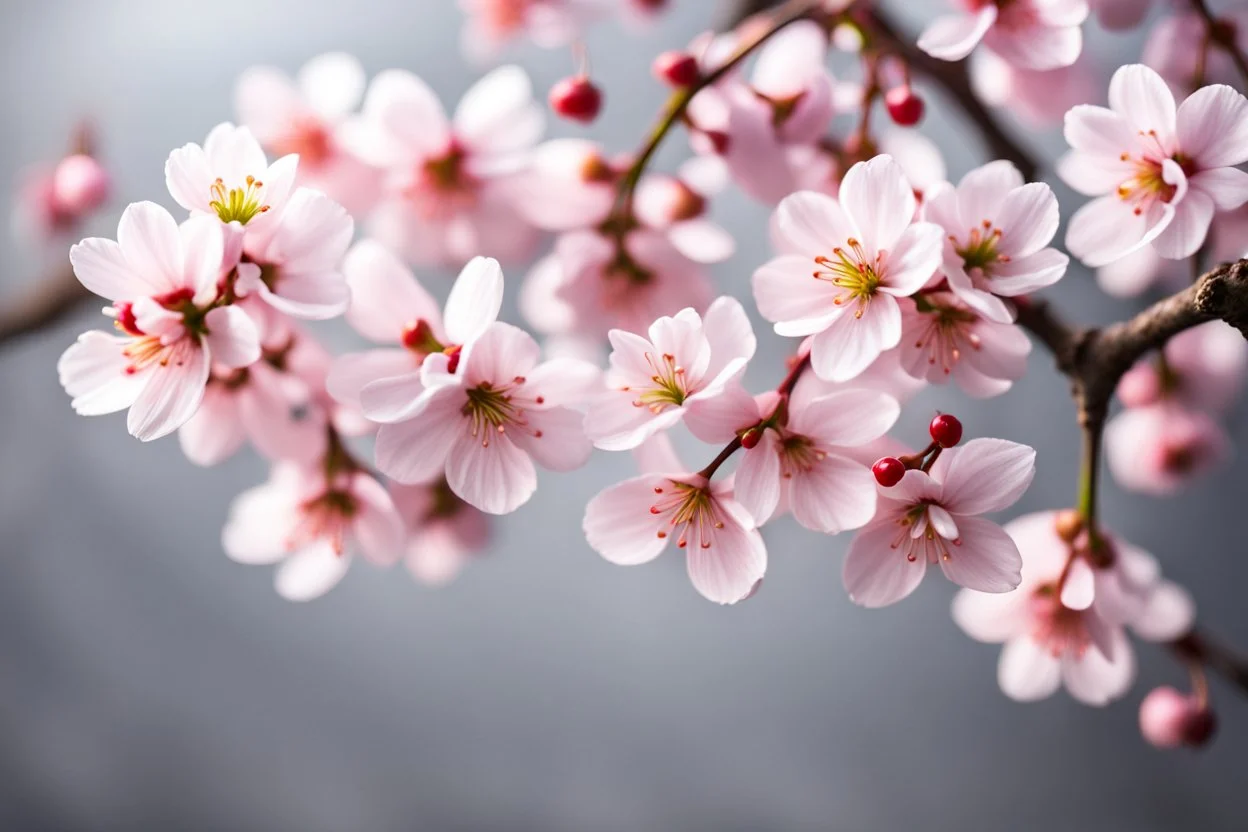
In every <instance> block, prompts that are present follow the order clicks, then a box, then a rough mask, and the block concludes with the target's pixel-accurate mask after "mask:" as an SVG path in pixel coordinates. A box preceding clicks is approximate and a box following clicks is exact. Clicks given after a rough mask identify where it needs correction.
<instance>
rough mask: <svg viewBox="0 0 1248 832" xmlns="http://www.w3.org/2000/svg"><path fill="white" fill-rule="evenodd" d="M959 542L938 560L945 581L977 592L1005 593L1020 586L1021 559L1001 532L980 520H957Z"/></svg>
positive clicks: (989, 522)
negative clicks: (946, 556) (945, 555)
mask: <svg viewBox="0 0 1248 832" xmlns="http://www.w3.org/2000/svg"><path fill="white" fill-rule="evenodd" d="M957 522H958V532H959V535H960V536H959V538H958V539H957V540H955V541H953V542H952V545H950V547H949V557H948V559H945V558H941V561H940V568H941V570H942V571H943V572H944V573H945V577H946V578H948V579H949V580H951V581H953V582H954V583H955V584H957V585H958V586H964V587H966V588H967V589H973V590H975V591H977V592H1009V591H1010V590H1012V589H1016V588H1017V587H1018V585H1019V583H1021V582H1022V568H1023V556H1022V555H1020V554H1019V553H1018V546H1017V545H1016V544H1015V543H1014V540H1013V538H1011V537H1010V536H1009V535H1008V534H1006V533H1005V530H1004V529H1002V528H1001V527H1000V526H998V525H997V524H996V523H993V522H992V521H991V520H985V519H984V518H982V517H968V516H962V515H960V516H959V517H958V520H957Z"/></svg>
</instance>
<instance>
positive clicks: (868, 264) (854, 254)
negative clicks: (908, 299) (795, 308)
mask: <svg viewBox="0 0 1248 832" xmlns="http://www.w3.org/2000/svg"><path fill="white" fill-rule="evenodd" d="M846 245H847V246H849V248H848V250H846V249H844V248H841V247H839V246H838V247H837V248H834V249H832V256H831V257H823V256H819V257H816V258H815V264H816V265H817V266H819V268H818V269H817V270H816V271H815V279H816V280H827V281H829V282H831V283H832V285H834V286H836V287H837V288H838V289H840V290H841V291H840V292H838V293H837V295H836V297H834V298H833V299H832V303H834V304H836V305H837V306H841V305H843V304H845V303H857V304H858V309H857V310H856V311H855V312H854V317H856V318H861V317H862V314H863V312H864V311H866V308H867V304H868V303H870V302H871V298H872V297H874V296H875V293H876V290H877V289H878V288H879V286H880V283H881V282H882V281H883V275H884V264H883V259H884V252H879V253H878V254H876V256H875V258H874V259H871V258H868V257H867V252H866V250H864V249H863V247H862V244H861V243H860V242H858V241H857V240H856V239H854V238H853V237H850V238H849V239H848V240H847V241H846Z"/></svg>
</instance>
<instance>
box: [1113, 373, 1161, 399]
mask: <svg viewBox="0 0 1248 832" xmlns="http://www.w3.org/2000/svg"><path fill="white" fill-rule="evenodd" d="M1118 398H1119V399H1120V400H1121V401H1122V403H1123V404H1124V405H1126V406H1127V407H1144V406H1145V405H1149V404H1152V403H1153V402H1155V401H1157V400H1158V399H1159V398H1161V379H1160V378H1159V377H1158V375H1157V370H1156V369H1155V368H1153V367H1151V366H1150V365H1148V364H1137V365H1135V366H1134V367H1132V368H1131V369H1130V370H1128V371H1127V372H1126V373H1125V374H1124V375H1123V377H1122V380H1121V381H1119V382H1118Z"/></svg>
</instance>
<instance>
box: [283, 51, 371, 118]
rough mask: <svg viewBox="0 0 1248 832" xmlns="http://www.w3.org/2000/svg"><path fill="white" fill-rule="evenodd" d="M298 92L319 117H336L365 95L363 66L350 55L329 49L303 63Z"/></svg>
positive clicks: (343, 113) (345, 113)
mask: <svg viewBox="0 0 1248 832" xmlns="http://www.w3.org/2000/svg"><path fill="white" fill-rule="evenodd" d="M297 80H298V82H299V91H300V92H302V93H303V97H304V99H305V100H306V101H307V102H308V104H309V105H311V107H312V109H313V110H315V111H316V114H317V115H319V116H320V117H321V118H324V119H329V120H336V119H339V118H342V117H343V116H345V115H347V114H348V113H350V112H351V111H352V110H354V109H355V107H356V105H357V104H359V103H360V99H361V98H363V96H364V86H365V84H366V83H367V77H366V76H365V74H364V67H362V66H360V62H359V61H357V60H356V59H355V58H354V57H352V56H351V55H347V54H345V53H343V52H328V53H326V54H324V55H318V56H316V57H315V58H313V59H312V60H310V61H308V62H307V63H306V64H304V65H303V68H302V69H300V70H299V75H298V78H297Z"/></svg>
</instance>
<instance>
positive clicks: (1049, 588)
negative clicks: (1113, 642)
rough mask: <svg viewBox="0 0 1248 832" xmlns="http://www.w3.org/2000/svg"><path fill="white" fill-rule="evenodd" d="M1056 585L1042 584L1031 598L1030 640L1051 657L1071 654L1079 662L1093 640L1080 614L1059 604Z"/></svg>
mask: <svg viewBox="0 0 1248 832" xmlns="http://www.w3.org/2000/svg"><path fill="white" fill-rule="evenodd" d="M1060 594H1061V593H1060V592H1059V591H1058V588H1057V584H1056V583H1052V584H1045V585H1043V586H1041V587H1039V588H1038V589H1036V591H1035V594H1034V595H1033V596H1032V600H1031V606H1032V617H1033V620H1034V624H1033V629H1032V632H1031V637H1032V638H1034V639H1035V640H1036V641H1037V642H1039V643H1040V644H1041V645H1043V646H1044V647H1045V648H1047V649H1048V651H1049V652H1050V653H1052V654H1053V655H1054V656H1061V655H1062V654H1063V653H1067V652H1069V653H1072V654H1074V656H1075V657H1076V658H1082V657H1083V654H1084V653H1086V652H1087V649H1088V645H1089V644H1091V642H1092V638H1091V636H1089V635H1088V628H1087V625H1085V624H1084V622H1083V612H1082V611H1080V610H1072V609H1070V608H1069V607H1067V606H1065V605H1064V604H1063V603H1062V602H1061V600H1060V597H1059V596H1060Z"/></svg>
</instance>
